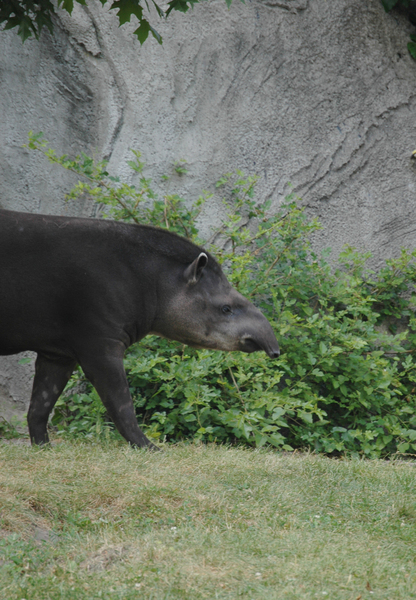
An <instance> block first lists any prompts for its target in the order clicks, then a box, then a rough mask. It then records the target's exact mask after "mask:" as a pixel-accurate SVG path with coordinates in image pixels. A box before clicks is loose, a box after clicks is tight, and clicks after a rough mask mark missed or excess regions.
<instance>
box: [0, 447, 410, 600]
mask: <svg viewBox="0 0 416 600" xmlns="http://www.w3.org/2000/svg"><path fill="white" fill-rule="evenodd" d="M0 598H1V600H3V599H4V600H22V599H25V600H49V599H50V600H58V599H68V600H69V599H71V600H74V599H75V600H76V599H78V598H82V599H86V600H87V599H94V600H95V599H98V598H101V599H111V600H113V599H114V600H116V599H117V600H118V599H119V598H120V599H121V598H123V599H129V600H130V599H133V598H137V599H146V600H150V599H154V600H165V599H166V600H167V599H172V600H173V599H179V598H180V599H186V600H197V599H199V598H207V599H215V598H221V599H234V598H247V599H253V600H254V599H256V600H257V599H259V600H268V599H276V600H277V599H278V600H280V599H288V600H289V599H296V600H304V599H309V598H311V599H312V598H313V599H315V598H328V599H330V600H337V599H342V600H344V599H345V600H361V599H362V600H367V599H374V600H376V599H382V598H383V599H386V600H387V599H388V600H401V599H403V600H409V599H410V598H416V463H409V462H407V463H405V462H390V463H389V462H382V461H359V460H330V459H327V458H323V457H320V456H315V455H298V456H297V455H282V454H279V453H277V452H275V451H266V450H261V451H250V450H242V449H234V448H232V449H229V448H225V447H221V446H208V447H207V446H196V445H179V446H166V447H165V451H164V452H163V453H154V454H151V453H148V452H145V451H136V450H132V449H131V448H129V447H127V446H126V445H122V444H120V445H117V444H107V445H99V444H92V443H80V442H64V443H61V444H58V445H56V446H54V447H53V448H52V449H47V450H39V449H32V448H29V447H26V446H18V445H12V444H6V443H1V442H0Z"/></svg>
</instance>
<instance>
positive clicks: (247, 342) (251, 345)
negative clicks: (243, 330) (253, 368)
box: [241, 338, 263, 354]
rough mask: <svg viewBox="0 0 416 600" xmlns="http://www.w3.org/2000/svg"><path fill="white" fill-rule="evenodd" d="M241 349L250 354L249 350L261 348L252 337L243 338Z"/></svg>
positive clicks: (255, 350)
mask: <svg viewBox="0 0 416 600" xmlns="http://www.w3.org/2000/svg"><path fill="white" fill-rule="evenodd" d="M241 350H242V351H243V352H247V353H250V354H251V352H257V351H258V350H263V348H262V347H261V346H260V345H259V344H258V343H257V342H256V341H254V340H253V339H252V338H245V339H244V340H243V345H242V348H241Z"/></svg>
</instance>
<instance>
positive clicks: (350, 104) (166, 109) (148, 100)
mask: <svg viewBox="0 0 416 600" xmlns="http://www.w3.org/2000/svg"><path fill="white" fill-rule="evenodd" d="M133 29H134V26H133V24H132V25H127V26H123V27H122V28H118V22H117V19H116V18H115V16H114V15H112V14H110V13H109V12H108V10H105V9H103V8H102V7H101V4H100V3H99V2H98V1H97V2H95V3H94V2H89V4H88V8H83V7H81V6H79V5H76V6H75V8H74V12H73V17H72V18H70V17H69V16H68V15H67V14H66V13H63V14H62V15H61V16H60V18H59V20H58V21H57V23H56V35H55V37H54V38H53V39H52V38H51V37H50V36H49V34H48V33H47V32H45V33H44V34H43V36H42V39H41V40H40V42H37V41H28V42H26V43H25V44H24V45H22V43H21V41H20V39H19V38H18V37H17V35H16V34H15V33H14V32H13V31H10V32H3V33H1V34H0V113H1V116H2V119H1V129H0V139H1V144H0V191H1V194H0V206H2V207H3V208H12V209H17V210H26V211H34V212H48V213H61V214H91V211H92V206H91V204H89V203H88V202H86V203H85V204H83V205H75V204H69V203H65V201H64V194H65V192H66V191H68V190H69V189H70V187H71V186H72V185H73V184H74V183H75V179H74V177H73V176H72V175H71V174H68V173H63V172H62V171H59V169H58V168H56V167H53V166H51V165H49V164H48V163H47V162H46V160H45V159H44V158H43V157H42V156H41V155H40V154H36V153H33V152H28V151H27V150H25V149H23V148H22V144H24V143H25V141H26V139H27V132H28V131H29V130H34V131H39V130H42V131H44V133H45V137H46V138H47V139H48V140H50V142H51V145H52V147H54V148H56V149H57V151H58V152H60V153H64V152H65V153H68V154H71V153H72V154H75V153H78V152H79V151H81V150H84V151H86V152H89V153H91V152H95V153H97V154H98V155H100V156H104V157H106V158H107V159H108V160H109V163H110V164H109V168H110V170H111V171H112V172H113V173H118V174H119V175H121V176H123V177H126V178H127V179H131V174H130V172H128V171H127V168H126V164H125V163H126V160H128V159H129V152H130V149H131V148H135V149H139V150H140V151H141V152H142V153H143V157H144V160H145V161H146V163H147V171H146V175H149V176H151V177H152V179H153V181H154V184H155V187H156V188H158V187H160V188H161V186H162V183H161V179H160V177H161V175H163V174H165V173H169V172H170V171H171V169H172V164H173V163H174V162H175V161H177V160H179V159H182V158H184V159H186V160H187V162H188V170H189V174H188V175H187V176H186V177H185V178H179V177H177V178H176V179H175V178H173V179H172V180H171V181H170V183H169V185H170V186H171V188H170V191H179V192H180V193H181V194H182V195H184V196H185V197H186V198H188V199H189V200H191V199H193V198H196V197H197V196H198V195H199V194H200V192H201V190H202V189H210V188H212V187H213V185H214V183H215V181H216V180H217V179H218V178H219V177H220V176H221V175H222V174H223V173H225V172H228V171H231V170H234V169H236V168H240V169H242V170H244V171H246V172H248V173H257V174H258V175H260V177H261V180H260V183H259V186H258V198H259V199H262V200H263V199H264V200H265V199H269V198H270V199H271V200H272V205H278V204H279V203H280V202H281V201H282V199H283V198H284V196H285V195H286V194H287V193H288V191H289V190H293V191H295V192H296V194H297V195H298V196H300V197H301V198H302V199H303V202H304V204H305V205H306V206H307V207H308V209H309V210H310V212H311V213H313V214H315V215H317V216H318V217H319V218H320V220H321V222H322V223H323V226H324V228H323V230H322V231H321V232H320V233H319V235H317V236H316V237H315V239H314V244H315V245H316V247H317V248H323V247H331V248H332V249H333V252H334V253H335V254H336V253H337V252H338V251H339V250H340V249H341V248H342V246H343V245H344V244H347V243H348V244H351V245H353V246H356V247H358V248H362V249H368V250H371V251H372V252H373V255H374V264H375V265H376V266H377V265H380V264H381V262H382V261H383V260H384V259H385V258H388V257H390V256H393V255H395V254H397V252H398V251H399V249H400V247H401V246H408V247H414V246H415V241H414V240H415V235H414V231H415V230H416V210H415V209H416V187H415V184H416V165H413V164H412V160H411V158H410V157H411V153H412V151H413V150H414V149H415V148H416V119H415V108H416V63H415V61H414V60H413V59H412V58H411V57H410V56H409V54H408V52H407V49H406V45H407V42H408V39H409V38H408V34H409V32H410V31H412V30H413V28H412V26H411V25H410V23H409V22H408V20H407V18H406V15H405V14H399V13H392V14H388V15H387V14H385V12H384V10H383V8H382V6H381V3H380V2H379V0H338V1H337V2H327V0H267V1H260V0H254V1H252V2H248V3H246V4H245V5H243V4H240V3H239V2H236V3H235V4H233V5H232V7H231V9H230V10H227V8H226V6H225V3H224V2H223V0H213V1H212V2H210V3H202V4H201V5H199V6H196V7H195V8H194V10H193V11H190V12H189V13H188V14H186V15H182V14H175V15H171V17H169V19H168V21H167V22H162V23H160V26H159V28H158V29H159V30H160V32H161V33H162V35H163V38H164V44H163V46H159V45H158V44H157V43H156V41H155V40H148V41H147V42H146V43H145V45H144V46H143V47H141V46H140V45H139V43H138V42H137V40H136V39H135V37H134V36H133V35H132V31H133ZM415 162H416V161H415ZM289 182H290V184H291V186H292V187H291V188H290V187H289V185H288V184H289ZM220 214H221V203H220V199H217V200H213V202H212V204H211V205H210V207H209V210H207V212H206V215H205V219H206V222H207V223H208V222H209V221H211V220H216V219H218V218H219V216H220ZM30 373H31V371H30V368H29V367H28V366H26V367H22V366H20V365H18V364H17V359H16V358H12V359H10V358H8V359H5V358H3V359H1V362H0V414H4V415H6V414H7V415H9V414H10V411H11V410H15V409H16V408H19V406H18V405H16V402H19V401H20V402H22V398H23V397H24V398H25V400H27V399H28V394H29V392H28V387H29V385H30ZM20 406H21V405H20Z"/></svg>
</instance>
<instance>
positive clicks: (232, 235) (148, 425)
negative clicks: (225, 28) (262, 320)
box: [28, 134, 416, 457]
mask: <svg viewBox="0 0 416 600" xmlns="http://www.w3.org/2000/svg"><path fill="white" fill-rule="evenodd" d="M28 147H30V148H32V149H37V150H40V151H42V152H44V153H45V154H46V156H47V157H48V158H49V160H50V161H52V162H53V163H56V164H58V165H61V166H63V167H64V168H66V169H69V170H71V171H74V172H75V173H77V174H79V175H80V176H82V181H80V182H79V183H78V184H77V185H76V186H75V188H74V189H73V190H72V191H71V192H70V193H69V194H68V197H69V198H71V199H77V198H79V197H80V196H85V195H88V196H90V197H92V198H93V199H94V201H95V202H96V203H97V204H99V205H100V206H101V207H102V213H101V216H103V217H110V218H113V219H118V220H123V221H126V222H137V223H147V224H152V225H157V226H159V227H164V228H167V229H170V230H171V231H174V232H176V233H179V234H181V235H184V236H186V237H188V238H189V239H191V240H193V241H195V242H196V243H199V244H201V245H203V246H204V247H205V248H206V249H207V250H209V251H210V252H213V253H214V254H215V255H216V256H217V257H218V260H219V262H220V263H221V264H222V266H223V269H224V271H225V272H226V274H227V276H228V278H229V280H230V281H231V283H232V284H233V285H234V286H235V287H236V288H237V289H238V290H239V291H240V292H241V293H242V294H244V295H245V296H246V297H248V298H249V299H251V300H252V301H253V302H254V303H255V304H256V305H257V306H258V307H259V308H260V309H261V310H262V311H263V313H264V314H265V315H266V316H267V318H268V319H269V321H270V322H271V324H272V326H273V328H274V330H275V332H276V336H277V338H278V340H279V342H280V344H281V348H282V355H281V358H280V359H279V360H278V361H271V360H269V359H268V358H267V357H266V356H265V355H264V354H263V353H254V354H251V355H245V354H241V353H230V354H225V353H222V352H212V351H207V350H194V349H191V348H188V347H184V346H182V345H180V344H178V343H175V342H169V341H167V340H164V339H160V338H158V337H151V336H149V337H146V338H145V339H144V340H143V341H142V342H141V343H140V344H138V345H136V346H134V347H132V348H130V349H129V351H128V352H127V354H126V358H125V366H126V371H127V375H128V379H129V382H130V389H131V393H132V396H133V399H134V403H135V407H136V412H137V417H138V420H139V423H140V424H141V426H142V427H143V429H144V430H145V432H146V435H148V436H149V437H151V438H153V439H156V440H157V439H160V440H167V441H178V440H182V439H188V438H192V439H199V440H202V441H208V442H209V441H218V442H226V443H235V442H238V443H244V444H249V445H255V446H258V447H259V446H263V445H264V444H271V445H272V446H274V447H276V448H282V449H284V450H289V451H290V450H292V449H294V448H312V449H314V450H317V451H320V452H326V453H328V454H331V453H343V452H347V453H357V454H362V455H365V456H369V457H380V456H386V455H389V454H392V453H397V452H398V453H408V454H412V453H415V452H416V395H415V391H416V365H415V358H414V353H415V351H416V318H415V312H414V311H415V297H416V296H415V289H414V287H415V282H416V264H415V257H416V251H413V252H409V251H407V250H405V249H403V250H402V252H401V254H400V256H399V257H398V258H395V259H391V260H388V261H386V264H385V266H384V268H382V269H381V270H380V271H379V272H377V273H374V272H372V271H371V270H370V269H369V268H368V266H367V265H368V261H369V259H370V255H369V254H368V253H367V254H360V253H359V252H357V251H356V250H355V249H354V248H350V247H347V248H345V249H344V251H343V252H342V254H341V255H340V256H339V258H338V261H337V263H336V264H334V261H331V262H330V261H329V251H327V252H324V253H322V254H319V255H318V254H316V253H315V252H314V251H313V250H312V248H311V244H310V236H311V234H312V233H313V232H314V231H316V230H317V229H318V228H319V227H320V225H319V223H318V221H317V220H316V219H310V218H308V217H307V215H306V214H305V211H304V209H303V208H302V207H301V205H300V202H299V200H298V199H295V198H294V197H288V198H287V199H286V201H285V202H284V203H283V204H282V205H281V206H280V207H279V208H278V209H277V210H276V209H275V208H274V209H273V212H271V211H270V203H267V202H266V203H261V202H258V201H256V200H255V196H254V192H255V184H256V177H252V176H249V177H247V176H244V175H243V173H241V172H237V173H236V174H227V175H225V176H224V177H223V178H222V179H221V180H220V181H219V182H218V183H217V190H216V193H218V191H221V190H224V196H225V199H224V204H225V207H224V213H225V217H224V220H223V222H222V223H221V224H220V226H219V227H217V228H216V229H213V230H212V232H211V233H210V235H209V238H208V239H202V238H201V237H200V232H199V227H198V223H199V222H200V215H201V214H203V211H204V210H205V209H206V206H207V205H209V201H210V199H211V198H212V196H213V194H209V193H207V192H204V194H203V195H202V196H201V197H200V198H199V199H198V200H197V201H196V202H195V203H194V204H193V205H191V206H188V205H187V204H186V203H185V202H184V200H183V199H182V198H180V197H179V196H177V195H174V194H173V195H166V196H164V197H163V198H162V199H160V198H158V197H157V195H156V194H155V193H154V191H153V190H152V188H151V181H150V180H149V179H147V178H146V177H145V176H144V174H143V169H144V165H143V163H142V162H141V160H140V153H138V152H133V158H132V160H131V161H129V163H128V164H129V166H130V167H131V168H132V169H133V171H134V172H135V175H136V176H135V184H134V185H131V184H127V183H123V182H121V181H120V180H119V179H118V178H117V177H112V176H110V175H109V173H108V172H107V165H106V163H105V162H99V161H95V160H93V159H92V158H90V157H88V156H86V155H84V154H82V155H80V156H78V157H77V158H76V159H75V160H70V159H69V158H68V157H67V156H62V157H58V156H57V155H56V154H55V152H54V151H53V150H52V149H48V144H47V142H46V141H44V139H43V137H42V134H31V136H30V140H29V144H28ZM184 171H186V169H184V166H183V165H181V173H182V172H184ZM53 424H54V425H55V426H56V427H58V429H59V430H60V431H61V432H66V433H69V434H71V435H87V436H90V437H94V436H98V437H102V436H103V437H106V436H107V437H108V436H113V435H115V436H117V435H118V434H117V433H116V432H114V429H113V427H112V425H111V423H109V421H108V419H107V417H106V414H105V410H104V407H103V406H102V404H101V402H100V400H99V398H98V396H97V394H96V392H95V390H94V389H93V388H92V387H91V385H90V384H89V383H88V382H87V381H86V380H85V378H84V376H83V374H82V372H81V371H78V372H77V374H75V376H74V377H73V379H72V381H71V382H70V384H69V387H68V389H67V392H66V394H65V396H63V397H62V398H61V399H60V400H59V401H58V404H57V407H56V410H55V414H54V417H53Z"/></svg>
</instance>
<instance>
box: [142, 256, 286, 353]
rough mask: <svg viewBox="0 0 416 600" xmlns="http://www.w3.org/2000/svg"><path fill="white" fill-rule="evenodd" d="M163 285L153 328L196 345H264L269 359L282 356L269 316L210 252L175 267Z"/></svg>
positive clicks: (253, 348)
mask: <svg viewBox="0 0 416 600" xmlns="http://www.w3.org/2000/svg"><path fill="white" fill-rule="evenodd" d="M210 262H211V264H210ZM161 288H162V289H161V292H162V293H161V297H160V298H159V300H160V301H161V302H160V304H159V307H158V311H157V313H158V314H157V317H156V319H155V322H154V326H153V327H152V330H153V332H154V333H157V334H159V335H162V336H163V337H167V338H170V339H174V340H177V341H179V342H182V343H184V344H187V345H189V346H193V347H197V348H211V349H215V350H228V351H233V350H240V351H242V352H255V351H256V350H264V351H265V352H266V354H268V356H270V358H277V357H278V356H279V354H280V351H279V345H278V343H277V340H276V337H275V335H274V333H273V330H272V328H271V326H270V323H269V322H268V320H267V319H266V318H265V317H264V316H263V315H262V313H261V312H260V311H259V310H258V309H257V308H256V307H255V306H253V304H251V302H249V301H248V300H247V299H246V298H244V296H242V295H241V294H240V293H239V292H237V290H235V289H234V288H233V287H232V286H231V285H230V283H229V282H228V280H227V278H226V277H225V275H224V273H223V272H222V270H221V268H220V267H219V265H218V264H217V263H216V261H215V260H214V259H213V258H212V257H210V256H209V255H208V254H206V253H205V252H200V254H199V255H198V256H197V257H196V258H195V260H193V262H191V263H190V264H188V265H183V264H181V265H180V266H175V273H174V274H173V273H170V274H169V276H167V277H166V281H165V283H162V284H161Z"/></svg>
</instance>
